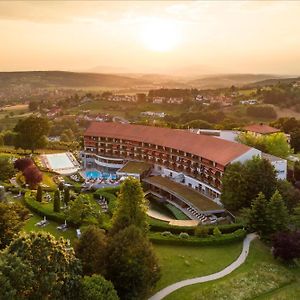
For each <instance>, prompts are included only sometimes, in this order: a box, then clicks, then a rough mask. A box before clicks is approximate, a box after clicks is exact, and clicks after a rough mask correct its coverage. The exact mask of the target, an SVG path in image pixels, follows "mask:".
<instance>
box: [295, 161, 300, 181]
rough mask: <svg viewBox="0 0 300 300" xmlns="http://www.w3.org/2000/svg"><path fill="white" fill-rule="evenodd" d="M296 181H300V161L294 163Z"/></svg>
mask: <svg viewBox="0 0 300 300" xmlns="http://www.w3.org/2000/svg"><path fill="white" fill-rule="evenodd" d="M294 179H295V180H296V181H300V161H295V163H294Z"/></svg>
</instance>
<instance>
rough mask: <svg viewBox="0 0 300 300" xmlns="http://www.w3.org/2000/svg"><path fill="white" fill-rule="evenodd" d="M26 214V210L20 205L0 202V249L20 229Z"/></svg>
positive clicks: (7, 243)
mask: <svg viewBox="0 0 300 300" xmlns="http://www.w3.org/2000/svg"><path fill="white" fill-rule="evenodd" d="M27 215H28V210H27V209H26V208H24V207H23V206H21V205H18V204H10V203H3V202H0V249H3V248H5V247H6V246H7V245H9V243H10V242H11V241H12V239H13V237H14V235H15V234H17V233H18V232H19V231H20V230H21V229H22V226H23V225H24V221H25V218H26V217H27Z"/></svg>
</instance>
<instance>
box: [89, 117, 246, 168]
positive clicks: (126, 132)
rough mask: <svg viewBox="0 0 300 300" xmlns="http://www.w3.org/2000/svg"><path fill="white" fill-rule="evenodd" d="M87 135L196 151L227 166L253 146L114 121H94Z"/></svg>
mask: <svg viewBox="0 0 300 300" xmlns="http://www.w3.org/2000/svg"><path fill="white" fill-rule="evenodd" d="M84 135H85V136H98V137H109V138H118V139H124V140H132V141H137V142H145V143H151V144H156V145H160V146H163V147H169V148H173V149H178V150H181V151H184V152H188V153H192V154H194V155H198V156H200V157H203V158H206V159H209V160H211V161H215V162H216V163H219V164H221V165H223V166H226V165H227V164H228V163H230V162H231V161H232V160H234V159H236V158H238V157H239V156H241V155H242V154H244V153H246V152H247V151H248V150H250V149H251V148H250V147H248V146H246V145H243V144H239V143H234V142H230V141H226V140H222V139H218V138H215V137H212V136H206V135H200V134H196V133H192V132H188V131H186V130H178V129H169V128H160V127H151V126H142V125H132V124H121V123H113V122H92V123H91V125H90V126H89V128H88V129H87V130H86V132H85V134H84Z"/></svg>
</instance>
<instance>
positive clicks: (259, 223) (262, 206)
mask: <svg viewBox="0 0 300 300" xmlns="http://www.w3.org/2000/svg"><path fill="white" fill-rule="evenodd" d="M267 205H268V202H267V200H266V197H265V195H264V194H263V193H259V194H258V196H257V197H256V198H255V199H254V200H253V202H252V205H251V210H250V212H249V224H248V226H249V227H250V229H251V230H253V231H256V232H257V233H258V234H260V235H262V236H265V235H266V233H267V232H268V217H267Z"/></svg>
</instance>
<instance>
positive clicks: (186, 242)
mask: <svg viewBox="0 0 300 300" xmlns="http://www.w3.org/2000/svg"><path fill="white" fill-rule="evenodd" d="M246 234H247V232H246V231H245V230H244V229H238V230H236V231H234V232H232V233H227V234H222V235H220V236H209V237H206V238H197V237H194V236H191V237H188V238H186V237H185V238H182V237H180V235H165V234H164V235H163V234H162V233H158V232H156V233H149V239H150V240H151V242H153V243H155V244H161V245H180V246H207V245H223V244H229V243H233V242H238V241H241V240H243V239H244V238H245V236H246ZM181 236H182V233H181Z"/></svg>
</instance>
